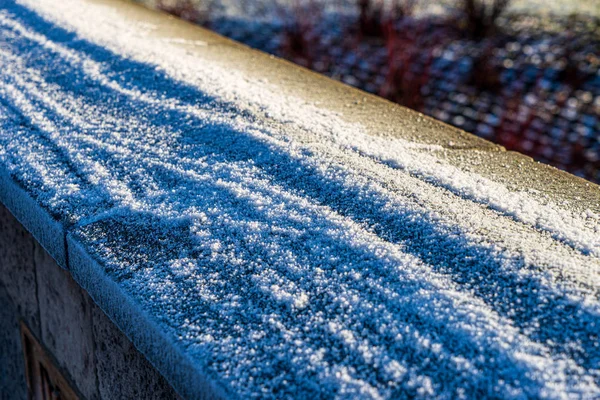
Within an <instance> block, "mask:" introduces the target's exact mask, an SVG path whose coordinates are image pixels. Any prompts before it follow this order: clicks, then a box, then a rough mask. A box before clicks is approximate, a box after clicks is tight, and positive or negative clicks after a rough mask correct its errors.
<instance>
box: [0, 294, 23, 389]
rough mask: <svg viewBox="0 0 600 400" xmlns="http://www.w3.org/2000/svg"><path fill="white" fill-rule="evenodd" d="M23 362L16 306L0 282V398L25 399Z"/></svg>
mask: <svg viewBox="0 0 600 400" xmlns="http://www.w3.org/2000/svg"><path fill="white" fill-rule="evenodd" d="M26 398H27V386H26V383H25V363H24V359H23V350H22V346H21V338H20V336H19V321H18V313H17V308H16V307H15V305H14V304H13V302H12V300H11V298H10V297H9V295H8V292H7V290H6V288H5V287H4V285H3V284H0V400H25V399H26Z"/></svg>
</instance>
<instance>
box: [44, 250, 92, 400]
mask: <svg viewBox="0 0 600 400" xmlns="http://www.w3.org/2000/svg"><path fill="white" fill-rule="evenodd" d="M35 262H36V268H37V278H38V297H39V302H40V314H41V315H42V326H41V328H42V336H41V339H42V342H43V343H44V344H45V345H46V347H47V348H48V350H49V351H50V353H52V354H53V355H54V357H55V358H56V360H57V361H58V363H59V365H60V367H61V368H62V370H63V371H67V378H69V379H70V380H71V381H72V382H76V383H77V386H78V388H79V390H80V392H81V393H82V394H83V395H84V396H85V397H86V398H87V399H88V400H94V399H99V396H98V394H97V382H96V373H95V372H96V371H95V368H94V367H95V363H94V337H93V333H92V316H91V308H90V304H89V302H90V300H89V297H88V296H87V295H86V294H85V293H84V292H83V291H82V290H81V288H80V287H79V285H77V283H76V282H75V281H74V280H73V278H71V276H70V275H69V273H68V272H67V271H65V270H64V269H62V268H57V265H56V263H55V262H54V260H53V259H52V258H51V257H50V256H49V255H48V253H46V251H45V250H44V249H43V248H42V247H41V246H40V245H39V244H36V246H35Z"/></svg>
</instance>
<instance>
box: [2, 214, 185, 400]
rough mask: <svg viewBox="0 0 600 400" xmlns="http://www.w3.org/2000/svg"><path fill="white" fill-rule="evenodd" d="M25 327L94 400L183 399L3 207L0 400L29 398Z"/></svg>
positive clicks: (72, 380)
mask: <svg viewBox="0 0 600 400" xmlns="http://www.w3.org/2000/svg"><path fill="white" fill-rule="evenodd" d="M19 321H24V322H25V323H26V324H27V325H28V326H29V327H30V329H31V330H32V332H33V333H34V335H35V336H36V337H38V338H41V341H42V344H43V346H44V347H45V348H46V350H47V351H48V352H49V353H50V354H51V356H52V357H53V358H54V359H55V360H56V362H57V363H58V365H59V367H60V369H61V371H62V373H63V375H65V376H66V377H67V378H68V379H69V380H71V382H74V383H75V386H76V389H77V390H78V391H79V392H80V393H82V395H83V396H84V397H85V398H86V399H88V400H90V399H98V400H109V399H110V400H112V399H176V398H178V397H177V394H176V393H175V391H174V390H173V389H172V388H171V386H170V385H169V384H168V383H167V381H166V380H165V379H164V378H163V377H162V375H160V374H159V373H158V372H157V371H156V369H155V368H154V367H153V366H152V364H150V362H149V361H148V360H147V359H146V358H145V357H144V356H143V355H142V354H141V353H140V352H139V351H138V350H137V349H136V348H135V347H134V346H133V344H132V343H131V342H130V341H129V339H128V338H127V337H126V336H125V335H124V334H123V333H122V332H121V331H120V330H119V329H118V328H117V327H116V326H115V325H114V324H113V323H112V322H111V321H110V319H109V318H108V317H107V316H106V315H105V314H104V313H103V312H102V310H100V308H99V307H98V306H96V305H95V304H94V302H93V300H92V299H91V298H90V297H89V295H88V294H87V293H86V292H85V291H84V290H83V289H81V288H80V286H79V285H78V284H77V283H76V282H75V281H74V280H73V278H72V277H71V276H70V274H69V273H68V272H67V271H66V270H64V269H62V268H61V267H59V266H58V265H57V263H56V262H55V261H54V259H53V258H52V257H50V255H49V254H48V253H47V252H46V250H44V248H43V247H42V246H41V245H40V244H39V243H37V241H36V240H35V239H34V238H33V237H32V236H31V234H29V232H27V231H26V230H25V228H23V226H22V225H21V224H20V223H19V222H18V221H17V220H16V218H15V217H13V216H12V214H11V213H10V212H9V211H8V210H7V209H6V208H5V207H4V206H3V205H1V204H0V400H19V399H23V400H24V399H26V398H27V387H26V381H25V363H24V358H23V349H22V345H21V337H20V330H19Z"/></svg>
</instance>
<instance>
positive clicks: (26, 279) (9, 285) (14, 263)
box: [0, 204, 40, 336]
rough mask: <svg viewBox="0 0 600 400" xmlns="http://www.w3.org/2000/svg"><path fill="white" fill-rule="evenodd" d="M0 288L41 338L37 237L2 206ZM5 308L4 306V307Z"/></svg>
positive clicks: (0, 219) (0, 224)
mask: <svg viewBox="0 0 600 400" xmlns="http://www.w3.org/2000/svg"><path fill="white" fill-rule="evenodd" d="M0 238H2V240H0V284H2V285H4V288H5V290H6V295H7V296H8V297H9V298H11V299H12V303H13V304H15V306H16V312H17V313H18V315H20V316H21V318H23V319H24V320H25V322H26V323H27V325H28V326H29V327H30V329H31V331H32V332H33V333H34V334H36V335H38V336H39V334H40V323H39V309H38V304H37V287H36V278H35V274H36V271H35V261H34V256H33V248H34V241H35V239H33V237H32V236H31V234H30V233H29V232H27V230H25V228H24V227H23V225H21V223H19V221H17V219H16V218H15V217H14V216H13V215H12V214H11V213H10V212H9V211H8V210H7V209H6V207H4V206H3V205H1V204H0ZM0 304H2V303H0Z"/></svg>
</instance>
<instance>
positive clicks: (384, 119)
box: [88, 0, 600, 210]
mask: <svg viewBox="0 0 600 400" xmlns="http://www.w3.org/2000/svg"><path fill="white" fill-rule="evenodd" d="M88 1H90V2H92V3H100V4H103V5H106V6H107V7H110V8H111V9H112V10H113V11H114V12H115V13H118V14H122V15H126V16H127V18H129V19H131V21H132V24H133V23H142V22H143V23H147V24H150V25H152V26H153V29H152V32H151V35H150V36H149V38H148V39H149V40H156V42H157V47H160V45H161V43H164V40H165V39H178V40H181V39H184V40H182V41H181V44H179V45H180V46H181V47H183V48H185V49H186V50H187V51H188V52H189V53H191V54H196V53H197V54H201V55H202V57H208V58H209V59H211V60H212V61H216V62H220V63H222V64H223V66H224V70H227V69H228V66H229V65H235V67H236V70H239V71H241V72H242V73H243V74H244V75H245V76H247V77H248V79H249V80H253V79H256V80H262V81H264V82H268V83H270V84H274V85H277V86H278V87H279V88H280V90H281V92H282V93H284V94H286V95H289V96H293V97H297V98H301V99H303V100H305V101H306V102H307V103H309V104H315V105H317V106H318V107H320V108H326V109H328V110H331V111H334V112H335V113H336V114H337V115H338V116H339V117H341V118H342V119H343V120H344V121H347V122H358V123H360V124H362V125H363V126H364V127H365V129H366V130H367V132H368V133H369V134H372V135H375V136H392V137H398V138H402V139H406V140H411V141H416V142H419V143H423V144H435V145H439V146H442V147H443V148H444V149H446V150H451V151H444V152H440V154H439V157H440V158H445V159H449V160H451V161H452V163H453V164H454V165H456V166H459V167H461V168H464V169H465V170H475V171H477V172H478V173H482V175H484V176H486V177H489V178H490V179H492V180H494V181H498V182H512V183H513V185H514V186H515V187H516V188H518V189H520V190H528V189H530V188H533V189H535V190H538V191H540V192H542V193H543V195H544V196H546V195H547V196H552V198H553V199H554V200H555V202H556V203H561V201H562V200H565V201H568V202H569V203H572V202H573V201H577V202H579V203H580V204H582V205H583V207H584V208H590V207H592V209H594V210H599V209H600V186H598V185H595V184H592V183H590V182H587V181H585V180H583V179H580V178H577V177H575V176H573V175H571V174H569V173H566V172H564V171H560V170H558V169H556V168H554V167H551V166H548V165H545V164H541V163H538V162H535V161H533V160H532V159H531V158H530V157H527V156H525V155H522V154H519V153H516V152H508V151H505V150H504V148H503V147H501V146H498V145H496V144H494V143H491V142H489V141H487V140H485V139H482V138H479V137H477V136H475V135H472V134H470V133H467V132H465V131H462V130H460V129H457V128H454V127H452V126H450V125H447V124H445V123H442V122H440V121H437V120H434V119H433V118H431V117H428V116H425V115H423V114H420V113H418V112H415V111H412V110H409V109H407V108H405V107H402V106H400V105H398V104H394V103H392V102H390V101H387V100H385V99H383V98H381V97H378V96H374V95H371V94H369V93H366V92H363V91H361V90H359V89H356V88H353V87H350V86H348V85H345V84H343V83H341V82H337V81H334V80H332V79H329V78H327V77H325V76H323V75H320V74H317V73H315V72H313V71H310V70H308V69H305V68H302V67H299V66H297V65H295V64H292V63H290V62H287V61H285V60H282V59H279V58H277V57H275V56H272V55H268V54H265V53H262V52H260V51H258V50H254V49H251V48H249V47H247V46H244V45H242V44H240V43H237V42H235V41H233V40H230V39H228V38H225V37H222V36H220V35H218V34H216V33H214V32H211V31H209V30H206V29H203V28H201V27H199V26H196V25H193V24H191V23H189V22H186V21H182V20H179V19H176V18H174V17H172V16H168V15H166V14H164V13H160V12H157V11H153V10H149V9H146V8H144V7H143V6H142V5H140V4H136V3H132V2H129V1H121V0H88ZM186 41H187V42H186ZM198 41H199V42H203V43H205V45H203V46H197V45H195V44H194V43H197V42H198ZM507 165H509V166H510V165H512V166H518V167H517V168H518V169H514V168H512V169H511V168H507V167H506V166H507Z"/></svg>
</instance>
